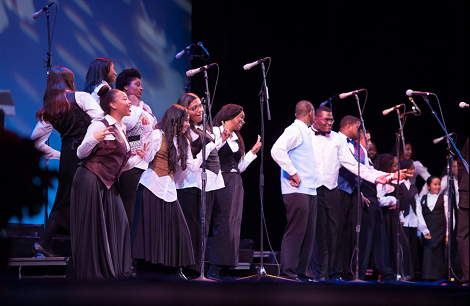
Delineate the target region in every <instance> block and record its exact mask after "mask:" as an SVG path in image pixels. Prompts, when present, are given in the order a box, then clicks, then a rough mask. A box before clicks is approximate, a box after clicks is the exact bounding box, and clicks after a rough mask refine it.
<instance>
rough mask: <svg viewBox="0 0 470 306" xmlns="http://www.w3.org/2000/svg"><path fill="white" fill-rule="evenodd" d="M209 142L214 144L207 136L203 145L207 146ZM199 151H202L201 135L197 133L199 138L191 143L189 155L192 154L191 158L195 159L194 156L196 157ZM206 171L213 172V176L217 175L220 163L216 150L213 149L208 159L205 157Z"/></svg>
mask: <svg viewBox="0 0 470 306" xmlns="http://www.w3.org/2000/svg"><path fill="white" fill-rule="evenodd" d="M210 142H214V140H213V139H212V137H210V136H209V135H207V137H206V143H205V145H207V144H208V143H210ZM201 150H202V133H199V137H198V138H197V139H196V140H194V141H193V142H191V153H192V154H193V158H196V155H198V154H199V152H201ZM201 167H202V165H201ZM206 169H207V170H210V171H212V172H214V173H215V174H218V173H219V170H220V161H219V154H218V153H217V149H213V150H212V151H211V152H210V154H209V157H207V159H206Z"/></svg>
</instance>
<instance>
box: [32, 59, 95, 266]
mask: <svg viewBox="0 0 470 306" xmlns="http://www.w3.org/2000/svg"><path fill="white" fill-rule="evenodd" d="M74 79H75V77H74V75H73V73H72V71H70V70H69V69H67V68H65V67H53V68H52V69H51V71H50V73H49V76H48V78H47V87H46V91H45V92H44V98H43V105H42V107H41V109H40V110H39V111H38V112H37V113H36V118H37V119H39V121H38V123H37V124H36V127H35V128H34V131H33V133H32V135H31V139H33V140H34V143H35V147H36V148H37V149H38V150H40V151H41V152H43V154H44V156H45V157H46V158H49V159H60V164H59V186H58V188H57V194H56V197H55V201H54V205H53V206H52V210H51V213H50V215H49V220H48V222H47V224H46V227H45V229H44V232H43V233H42V235H41V238H40V239H39V240H38V242H36V243H35V244H34V246H33V253H34V255H35V256H37V254H38V253H41V254H43V255H44V256H47V257H50V256H57V255H56V254H55V253H54V252H53V251H52V249H51V247H50V242H51V239H52V237H53V236H54V235H55V234H57V233H63V234H68V233H69V226H70V189H71V186H72V179H73V176H74V175H75V171H76V169H77V164H78V162H79V158H78V157H77V148H78V146H79V145H80V144H81V143H82V140H83V137H84V136H85V133H86V130H87V128H88V125H90V122H91V120H93V119H96V118H100V117H103V116H104V113H103V111H102V110H101V108H100V107H99V105H97V104H96V102H95V100H94V99H93V98H92V97H91V96H90V94H88V93H85V92H78V91H77V92H76V91H75V84H74ZM54 129H55V130H56V131H57V132H59V134H60V138H61V139H62V147H61V149H60V152H59V151H56V150H54V149H52V148H51V147H49V146H48V145H46V144H45V141H46V140H47V139H48V138H49V136H50V135H51V133H52V131H53V130H54Z"/></svg>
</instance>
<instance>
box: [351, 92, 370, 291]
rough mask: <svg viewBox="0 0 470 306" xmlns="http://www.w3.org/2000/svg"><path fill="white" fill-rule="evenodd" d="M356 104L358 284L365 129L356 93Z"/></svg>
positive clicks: (356, 279) (357, 276)
mask: <svg viewBox="0 0 470 306" xmlns="http://www.w3.org/2000/svg"><path fill="white" fill-rule="evenodd" d="M354 96H355V98H356V102H357V108H358V110H359V119H360V122H361V124H360V125H359V126H358V127H357V144H356V145H357V154H358V157H357V159H358V162H357V218H356V267H355V272H356V273H355V279H354V281H356V282H358V281H361V280H360V279H359V236H360V233H361V218H362V216H361V208H362V196H361V172H360V169H361V133H360V130H361V129H362V130H363V131H364V133H365V131H366V128H365V126H364V119H363V118H362V111H361V106H360V104H359V97H358V96H357V93H356V94H354ZM365 141H366V145H367V144H368V141H367V137H365Z"/></svg>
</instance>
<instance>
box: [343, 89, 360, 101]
mask: <svg viewBox="0 0 470 306" xmlns="http://www.w3.org/2000/svg"><path fill="white" fill-rule="evenodd" d="M363 90H366V89H365V88H362V89H358V90H354V91H350V92H347V93H342V94H340V95H339V98H340V99H344V98H347V97H349V96H351V95H355V94H357V93H358V92H361V91H363Z"/></svg>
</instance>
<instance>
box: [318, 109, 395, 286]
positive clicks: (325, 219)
mask: <svg viewBox="0 0 470 306" xmlns="http://www.w3.org/2000/svg"><path fill="white" fill-rule="evenodd" d="M333 122H334V119H333V115H332V112H331V109H329V108H328V107H325V106H320V107H319V108H318V109H317V110H316V111H315V118H314V123H313V126H312V127H311V129H312V131H313V132H312V133H311V135H312V145H313V153H314V156H315V171H316V174H317V182H318V187H317V203H318V215H317V228H316V238H315V247H314V251H313V255H314V258H313V270H314V274H315V275H316V276H319V277H320V279H321V280H328V279H332V278H340V275H338V274H335V273H334V271H333V264H334V260H335V255H336V249H337V245H338V243H339V240H340V238H339V234H340V231H339V230H340V220H341V195H340V191H339V189H338V174H339V170H340V167H341V165H342V166H343V167H344V168H346V169H348V170H349V171H351V172H353V173H354V172H355V173H357V161H356V159H355V158H354V156H353V155H352V154H351V152H350V150H349V147H348V146H347V143H346V141H342V140H343V139H342V138H341V137H340V135H339V134H338V133H336V132H334V131H332V130H331V128H332V126H333ZM356 130H357V125H356ZM356 137H357V136H356ZM360 171H361V172H360V174H361V177H363V178H364V179H366V180H368V181H371V182H376V181H381V182H382V181H383V182H386V181H387V179H386V176H387V175H388V173H382V172H379V171H375V170H373V171H371V170H370V169H369V168H366V167H362V168H360Z"/></svg>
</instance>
